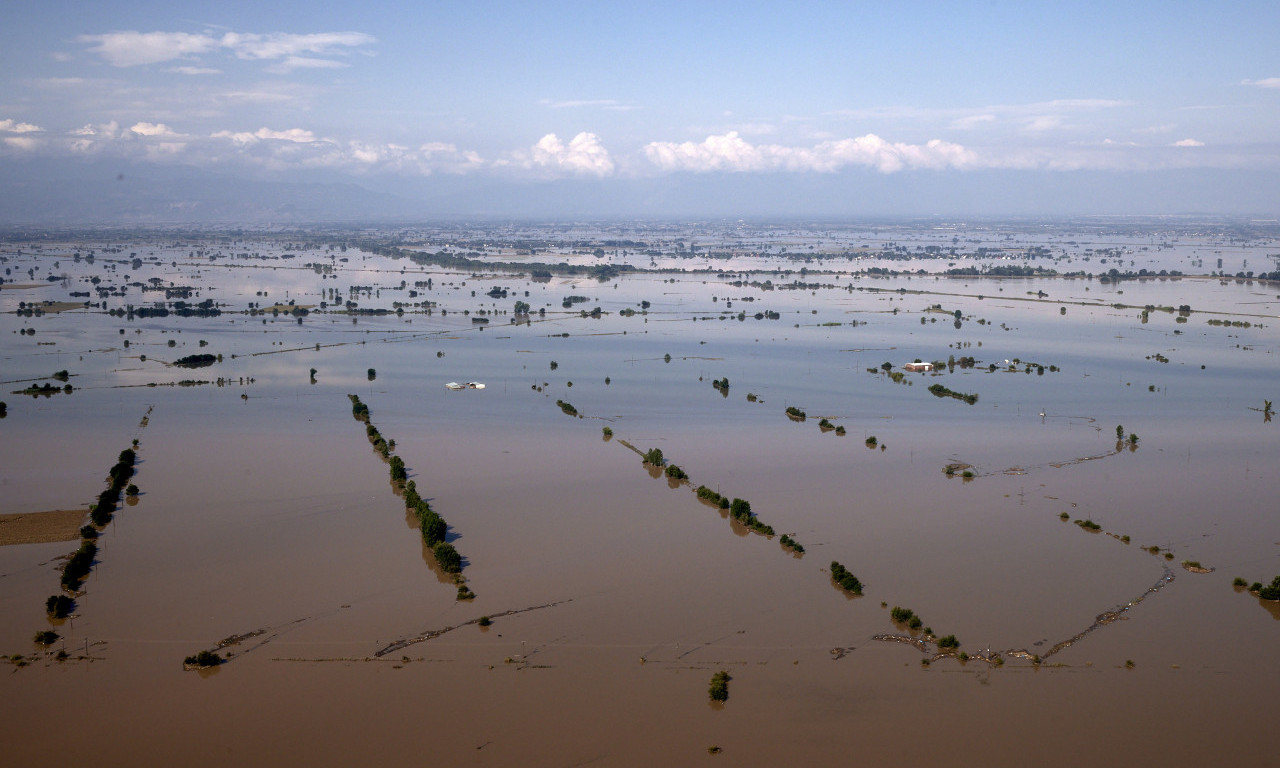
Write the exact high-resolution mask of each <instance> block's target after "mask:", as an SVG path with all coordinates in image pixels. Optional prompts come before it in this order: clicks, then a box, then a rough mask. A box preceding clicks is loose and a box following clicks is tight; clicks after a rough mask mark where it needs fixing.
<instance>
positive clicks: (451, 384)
mask: <svg viewBox="0 0 1280 768" xmlns="http://www.w3.org/2000/svg"><path fill="white" fill-rule="evenodd" d="M444 386H445V389H466V387H464V386H462V385H461V384H459V383H458V382H456V381H451V382H449V383H448V384H445V385H444Z"/></svg>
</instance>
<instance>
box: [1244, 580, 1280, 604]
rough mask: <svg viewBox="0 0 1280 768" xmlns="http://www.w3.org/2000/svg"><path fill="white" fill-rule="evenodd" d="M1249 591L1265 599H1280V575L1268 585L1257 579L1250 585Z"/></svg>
mask: <svg viewBox="0 0 1280 768" xmlns="http://www.w3.org/2000/svg"><path fill="white" fill-rule="evenodd" d="M1249 591H1250V592H1252V593H1254V594H1256V595H1257V596H1258V597H1260V598H1262V599H1263V600H1280V576H1277V577H1275V578H1274V579H1272V580H1271V583H1270V584H1266V585H1264V584H1263V583H1262V582H1260V581H1255V582H1253V584H1251V585H1249Z"/></svg>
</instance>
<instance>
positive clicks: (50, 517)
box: [0, 509, 85, 547]
mask: <svg viewBox="0 0 1280 768" xmlns="http://www.w3.org/2000/svg"><path fill="white" fill-rule="evenodd" d="M84 517H85V511H84V510H83V509H55V510H53V511H51V512H28V513H25V514H18V515H0V547H4V546H9V545H10V544H47V543H49V542H51V541H74V540H75V539H76V538H77V537H79V535H80V526H82V525H84Z"/></svg>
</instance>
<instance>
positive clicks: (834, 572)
mask: <svg viewBox="0 0 1280 768" xmlns="http://www.w3.org/2000/svg"><path fill="white" fill-rule="evenodd" d="M831 580H832V581H834V582H835V583H836V585H837V586H839V587H840V588H841V589H843V590H844V591H845V592H848V593H850V594H854V595H861V594H862V582H861V581H858V577H857V576H854V575H853V574H852V573H850V572H849V569H848V568H845V567H844V566H843V565H841V564H840V563H837V562H836V561H835V560H832V561H831Z"/></svg>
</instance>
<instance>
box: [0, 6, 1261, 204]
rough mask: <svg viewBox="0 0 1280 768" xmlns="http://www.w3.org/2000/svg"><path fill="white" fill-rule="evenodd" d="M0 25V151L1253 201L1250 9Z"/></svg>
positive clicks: (223, 165) (123, 12)
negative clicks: (1222, 195)
mask: <svg viewBox="0 0 1280 768" xmlns="http://www.w3.org/2000/svg"><path fill="white" fill-rule="evenodd" d="M4 16H5V23H4V24H3V26H2V27H0V160H4V161H22V162H25V163H27V164H33V163H34V164H38V163H40V162H44V161H53V160H57V161H61V162H75V161H77V160H83V161H86V162H87V161H92V160H98V161H102V160H104V159H109V160H111V161H113V162H117V163H120V164H125V165H128V166H129V167H136V168H139V169H146V168H148V167H152V168H154V167H158V166H177V167H184V168H197V169H210V170H217V171H219V172H223V173H233V174H242V175H244V176H246V177H251V178H259V179H288V178H295V177H306V178H330V179H349V180H353V181H355V182H357V183H359V184H360V185H362V186H365V187H368V188H371V189H379V188H384V189H393V190H396V191H398V192H401V193H408V194H413V193H414V192H415V191H430V190H432V189H433V188H440V189H444V188H450V187H451V186H457V185H458V184H460V183H475V184H483V185H485V186H486V188H489V189H500V188H503V187H504V186H509V185H515V187H513V188H517V187H518V188H519V189H523V190H527V189H529V188H531V185H532V187H533V188H536V187H537V185H540V184H542V185H557V186H556V189H557V191H558V195H559V197H558V198H557V199H560V200H562V201H563V204H564V205H566V206H567V207H568V208H570V209H572V208H574V207H575V206H576V207H578V208H580V209H582V210H589V209H590V208H591V201H592V200H593V199H599V198H600V197H601V196H602V195H603V196H608V195H609V194H610V190H623V189H632V190H634V189H637V188H645V189H653V188H655V187H657V186H660V185H674V186H680V185H688V186H689V187H690V188H696V189H698V190H699V191H700V192H699V194H709V195H716V194H718V193H719V194H724V195H728V196H732V195H734V194H735V192H736V191H740V190H744V189H759V190H761V191H759V192H758V193H753V194H757V196H759V195H763V196H764V197H765V198H767V193H766V192H764V191H763V188H764V187H765V186H767V184H766V182H768V181H771V180H778V181H779V183H780V184H781V185H782V187H783V188H785V189H786V190H788V191H789V192H795V193H799V194H801V196H802V197H803V196H804V193H805V191H806V190H808V192H809V194H818V192H817V191H818V190H827V191H829V190H835V191H837V192H838V191H839V190H840V189H841V184H842V182H843V183H844V184H847V185H848V186H849V187H850V188H854V187H856V186H858V185H860V184H866V183H869V184H872V185H874V186H875V187H876V188H877V189H882V190H885V191H886V194H890V195H892V194H893V192H894V190H895V189H896V190H900V191H902V194H901V196H900V198H899V199H900V202H901V205H902V206H903V207H906V208H909V207H910V204H911V193H910V192H909V190H912V189H920V188H927V187H932V186H934V185H935V184H936V185H951V186H954V187H955V188H956V189H958V190H964V191H963V192H957V195H965V196H966V197H971V196H972V195H973V194H975V190H979V192H978V193H979V194H980V190H981V189H982V188H983V185H999V184H1012V185H1014V186H1017V187H1019V188H1023V189H1026V188H1030V189H1033V190H1034V189H1036V188H1037V185H1041V186H1043V187H1044V188H1045V189H1049V188H1054V187H1061V188H1070V189H1073V190H1075V191H1072V192H1070V193H1064V194H1066V201H1065V203H1064V204H1066V205H1068V207H1070V204H1071V202H1072V200H1075V202H1076V203H1078V205H1077V207H1079V208H1082V209H1087V208H1088V207H1089V204H1090V203H1089V197H1090V194H1089V187H1090V185H1091V184H1093V183H1099V184H1105V183H1106V180H1107V179H1108V175H1109V174H1112V175H1114V176H1113V177H1112V178H1114V179H1115V180H1116V181H1117V182H1121V181H1122V182H1123V185H1124V186H1125V187H1126V189H1131V190H1132V194H1133V195H1135V196H1136V198H1135V199H1134V200H1133V206H1135V208H1136V209H1140V210H1146V209H1155V208H1159V207H1160V205H1163V204H1164V203H1160V202H1159V201H1160V200H1161V199H1164V198H1162V197H1161V195H1160V194H1159V192H1160V188H1161V187H1162V186H1164V185H1167V184H1168V183H1169V179H1170V178H1173V177H1172V176H1169V175H1168V174H1176V178H1177V179H1179V180H1180V183H1190V184H1192V185H1194V184H1195V180H1196V179H1197V178H1198V174H1199V175H1202V176H1203V177H1204V178H1205V179H1209V178H1212V179H1213V180H1214V184H1216V185H1219V186H1221V185H1222V184H1223V183H1225V182H1229V181H1230V180H1231V179H1232V178H1233V175H1236V174H1238V176H1239V179H1240V183H1241V184H1242V185H1244V187H1245V190H1244V192H1245V194H1243V195H1237V196H1236V197H1237V199H1235V200H1233V201H1232V202H1231V205H1230V207H1232V208H1240V209H1241V212H1249V213H1256V212H1271V213H1275V208H1276V207H1277V203H1276V202H1275V200H1274V196H1273V195H1272V192H1273V191H1274V188H1275V185H1274V183H1271V182H1269V181H1268V179H1272V178H1274V177H1276V176H1278V175H1280V53H1278V51H1280V47H1277V46H1276V44H1275V41H1276V40H1277V39H1280V13H1277V11H1276V9H1275V7H1274V4H1273V3H1260V2H1259V3H1253V2H1236V3H1231V4H1227V5H1226V6H1225V7H1220V8H1215V7H1211V6H1210V5H1209V4H1204V3H1180V2H1164V3H1148V2H1131V3H1025V2H995V1H993V2H983V3H972V4H970V3H894V4H889V3H861V2H849V3H787V4H782V3H741V2H740V3H718V2H713V3H697V2H685V3H666V2H658V3H632V4H628V5H625V6H622V7H613V5H612V4H607V3H598V2H595V3H586V2H582V3H577V2H561V3H512V2H471V3H427V4H410V3H404V4H386V3H374V4H371V5H369V6H364V7H356V6H355V5H354V4H351V3H310V2H309V3H296V4H295V3H291V2H278V3H262V2H255V3H247V2H221V3H216V4H213V3H210V4H200V3H182V4H175V3H158V2H137V3H129V4H120V6H119V7H117V6H115V5H110V6H108V5H105V4H91V3H66V2H50V3H41V4H35V3H31V4H23V5H21V6H19V5H16V4H10V5H9V8H8V10H6V12H5V14H4ZM1085 178H1087V179H1089V180H1093V179H1099V180H1101V181H1098V182H1093V181H1089V182H1088V183H1083V182H1082V181H1081V179H1085ZM977 179H981V180H983V181H982V182H981V183H976V182H975V180H977ZM1260 179H1261V181H1259V180H1260ZM463 180H468V181H466V182H464V181H463ZM575 185H576V188H577V189H579V192H578V193H577V194H578V195H579V196H580V201H579V202H578V203H575V202H574V201H575V199H577V198H575V197H574V189H575ZM1252 188H1256V190H1255V191H1256V194H1255V195H1253V198H1255V199H1251V197H1250V195H1249V194H1248V192H1249V189H1252ZM1144 191H1145V192H1144ZM1145 193H1149V194H1150V204H1149V205H1147V206H1146V209H1144V208H1143V206H1144V204H1145V202H1146V201H1144V199H1143V197H1142V196H1143V194H1145ZM824 194H825V192H824ZM1073 196H1075V197H1073ZM997 197H998V196H997ZM1075 198H1079V199H1078V200H1076V199H1075ZM946 200H947V198H946V196H945V195H944V194H940V193H935V194H933V195H931V196H930V204H931V205H935V206H940V207H943V208H945V207H946V205H947V203H946ZM1196 202H1197V201H1196V198H1195V197H1194V196H1192V197H1189V198H1186V200H1185V201H1184V202H1179V203H1178V204H1179V205H1190V206H1194V205H1195V204H1196ZM962 203H963V204H971V201H967V200H964V201H962V200H961V199H959V198H957V200H956V205H957V206H958V207H963V205H962ZM1204 203H1205V208H1206V209H1213V208H1215V201H1212V200H1206V201H1204ZM752 204H753V205H755V206H756V207H758V208H764V209H767V207H768V200H767V199H758V200H754V201H753V203H752ZM1216 207H1219V208H1220V207H1221V206H1220V205H1219V206H1216ZM571 212H572V211H571ZM853 212H856V211H851V213H853ZM990 212H991V213H1000V212H1001V211H997V210H992V211H990ZM1117 212H1125V211H1117ZM1151 212H1158V211H1155V210H1152V211H1151Z"/></svg>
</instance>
